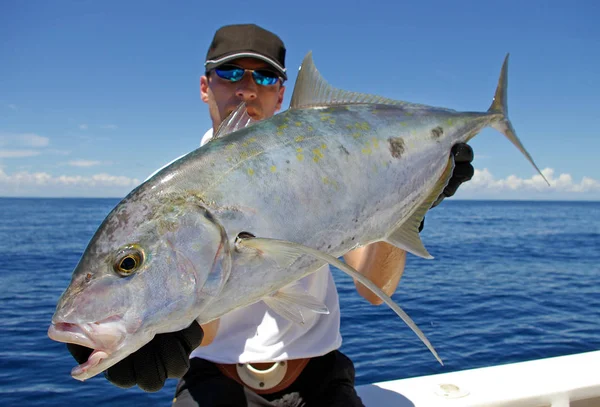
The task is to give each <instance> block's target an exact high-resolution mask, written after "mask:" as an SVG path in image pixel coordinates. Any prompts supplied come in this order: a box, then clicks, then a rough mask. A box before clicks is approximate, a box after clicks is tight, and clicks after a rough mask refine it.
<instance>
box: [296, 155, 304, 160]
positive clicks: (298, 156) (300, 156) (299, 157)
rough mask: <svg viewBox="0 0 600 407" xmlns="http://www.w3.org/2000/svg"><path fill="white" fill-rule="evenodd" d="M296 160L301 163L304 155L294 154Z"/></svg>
mask: <svg viewBox="0 0 600 407" xmlns="http://www.w3.org/2000/svg"><path fill="white" fill-rule="evenodd" d="M296 158H297V159H298V161H302V160H304V155H303V154H296Z"/></svg>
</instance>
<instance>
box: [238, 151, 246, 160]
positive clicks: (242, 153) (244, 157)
mask: <svg viewBox="0 0 600 407" xmlns="http://www.w3.org/2000/svg"><path fill="white" fill-rule="evenodd" d="M246 158H248V152H247V151H242V152H241V153H240V159H242V160H245V159H246Z"/></svg>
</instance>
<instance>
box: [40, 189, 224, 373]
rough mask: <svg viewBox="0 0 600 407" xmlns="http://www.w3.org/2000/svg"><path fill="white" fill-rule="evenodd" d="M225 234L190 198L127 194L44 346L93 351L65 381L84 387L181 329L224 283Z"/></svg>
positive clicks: (75, 279) (86, 259) (93, 246)
mask: <svg viewBox="0 0 600 407" xmlns="http://www.w3.org/2000/svg"><path fill="white" fill-rule="evenodd" d="M227 242H228V241H227V237H226V235H225V233H224V229H223V228H222V227H221V226H220V225H219V224H218V222H217V221H216V220H215V219H214V217H213V216H212V215H211V214H210V212H208V211H207V210H206V209H205V208H204V207H203V206H202V205H200V204H199V203H198V201H197V200H195V199H190V198H182V197H181V196H178V197H173V196H163V197H160V198H156V197H154V196H152V195H151V194H140V193H138V194H137V195H133V196H132V195H131V194H130V196H129V197H128V198H126V199H124V200H123V201H122V202H121V203H120V204H119V205H117V206H116V207H115V209H113V211H112V212H111V213H110V214H109V215H108V216H107V218H106V219H105V220H104V222H103V223H102V224H101V226H100V227H99V228H98V230H97V231H96V233H95V235H94V236H93V238H92V239H91V240H90V242H89V244H88V246H87V248H86V250H85V251H84V253H83V255H82V257H81V259H80V261H79V263H78V264H77V266H76V268H75V270H74V272H73V276H72V279H71V282H70V284H69V286H68V287H67V289H66V290H65V291H64V293H63V294H62V295H61V297H60V299H59V301H58V305H57V307H56V311H55V313H54V316H53V318H52V324H51V326H50V328H49V330H48V335H49V337H50V338H51V339H53V340H56V341H59V342H67V343H74V344H78V345H81V346H85V347H88V348H91V349H93V350H94V351H93V353H92V354H91V355H90V357H89V359H88V361H87V362H85V363H83V364H82V365H79V366H77V367H75V368H74V369H73V370H72V372H71V374H72V376H73V377H75V378H76V379H80V380H85V379H87V378H89V377H92V376H94V375H96V374H98V373H100V372H102V371H104V370H106V369H107V368H108V367H110V366H112V365H114V364H115V363H117V362H119V361H120V360H122V359H123V358H125V357H126V356H128V355H129V354H131V353H133V352H135V351H136V350H137V349H139V348H141V347H142V346H143V345H145V344H146V343H148V342H149V341H150V340H151V339H152V338H153V337H154V335H155V334H157V333H162V332H175V331H178V330H181V329H184V328H186V327H188V326H189V325H190V324H191V323H192V322H193V320H194V319H195V318H196V317H197V316H198V315H199V312H200V311H201V309H202V308H203V306H205V305H206V304H207V303H209V302H210V301H212V299H214V298H215V296H216V295H217V294H218V293H219V292H220V290H221V288H222V286H223V284H224V283H225V281H226V279H227V277H228V275H229V270H230V268H231V266H230V264H231V262H230V253H229V249H228V243H227Z"/></svg>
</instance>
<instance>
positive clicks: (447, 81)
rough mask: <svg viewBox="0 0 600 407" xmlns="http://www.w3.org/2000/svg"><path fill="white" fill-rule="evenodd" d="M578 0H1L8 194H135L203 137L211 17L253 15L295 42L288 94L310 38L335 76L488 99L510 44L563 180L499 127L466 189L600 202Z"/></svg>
mask: <svg viewBox="0 0 600 407" xmlns="http://www.w3.org/2000/svg"><path fill="white" fill-rule="evenodd" d="M566 3H567V2H558V1H518V2H517V1H502V2H482V1H458V2H447V1H418V2H404V1H389V2H377V1H370V2H352V1H344V2H341V1H332V2H323V1H302V2H286V1H284V2H260V1H253V2H248V3H246V2H240V1H233V0H232V1H227V2H199V1H196V2H184V1H178V2H166V1H161V2H158V1H145V2H133V1H131V2H116V1H103V2H95V1H77V2H74V1H73V2H70V1H55V2H44V1H27V2H23V1H3V2H1V3H0V196H111V197H122V196H125V195H126V194H127V193H128V192H129V191H130V190H131V189H132V188H133V187H135V186H136V185H137V184H138V183H139V182H141V181H143V180H144V179H145V178H146V177H147V176H148V175H150V174H151V173H152V172H154V170H156V169H157V168H159V167H161V166H163V165H164V164H166V163H168V162H169V161H171V160H172V159H174V158H176V157H178V156H180V155H182V154H185V153H187V152H189V151H191V150H193V149H195V148H197V147H198V145H199V142H200V138H201V137H202V135H203V134H204V132H205V131H206V129H208V128H209V127H210V120H209V118H208V110H207V108H206V105H205V104H204V103H203V102H202V101H201V100H200V98H199V89H198V88H199V78H200V76H201V75H202V73H203V62H204V56H205V54H206V49H207V47H208V45H209V43H210V40H211V39H212V36H213V34H214V31H215V30H216V29H217V28H218V27H220V26H221V25H225V24H231V23H245V22H253V23H256V24H259V25H262V26H263V27H265V28H267V29H270V30H272V31H274V32H276V33H277V34H278V35H279V36H281V37H282V39H283V40H284V42H285V43H286V46H287V49H288V53H287V60H286V62H287V66H288V69H289V71H290V75H289V79H290V80H289V82H288V92H287V93H286V98H285V103H284V106H287V105H288V104H289V99H290V97H291V90H292V87H293V83H294V80H295V78H296V72H297V68H298V66H299V65H300V63H301V60H302V58H303V57H304V55H305V54H306V53H307V52H308V51H309V50H311V51H312V52H313V57H314V60H315V63H316V65H317V68H318V69H319V70H320V71H321V73H322V74H323V75H324V77H325V78H326V79H327V80H328V81H329V82H330V83H331V84H332V85H333V86H335V87H340V88H345V89H348V90H352V91H359V92H368V93H375V94H380V95H382V96H385V97H389V98H395V99H402V100H407V101H412V102H418V103H426V104H430V105H436V106H443V107H449V108H453V109H457V110H476V111H481V110H485V109H487V108H488V106H489V104H490V102H491V98H492V96H493V92H494V89H495V86H496V82H497V79H498V74H499V70H500V67H501V64H502V61H503V58H504V56H505V54H506V53H507V52H510V54H511V58H510V65H509V91H508V98H509V99H508V100H509V102H508V105H509V114H510V118H511V120H512V122H513V124H514V126H515V128H516V130H517V134H518V135H519V137H520V138H521V140H522V141H523V143H524V145H525V147H526V148H527V149H528V150H529V152H530V153H531V154H532V156H533V157H534V159H535V160H536V162H537V164H538V165H539V167H540V168H542V169H544V172H545V174H546V175H547V176H548V177H549V178H550V179H551V180H552V187H551V188H548V187H542V188H540V183H539V180H537V179H536V178H535V177H534V176H535V172H534V170H533V168H532V167H531V166H530V164H529V163H528V162H527V161H526V160H525V158H524V157H522V156H521V155H520V153H519V152H518V151H517V150H516V149H515V148H514V146H512V144H510V142H509V141H508V140H506V139H505V138H504V137H503V136H502V135H501V134H500V133H497V132H496V131H494V130H491V129H487V130H484V131H483V132H482V133H481V134H480V135H479V136H478V137H476V138H475V139H474V140H473V141H472V142H471V145H472V147H473V149H474V151H475V161H474V166H475V168H476V176H475V178H474V179H473V180H472V181H471V182H469V183H467V184H466V185H464V186H463V187H461V189H460V190H459V192H458V193H457V195H456V197H457V198H463V199H471V198H476V199H489V198H491V199H584V200H600V159H599V158H598V155H599V153H600V141H599V140H600V135H599V134H598V133H599V131H598V129H599V128H600V113H599V112H598V108H599V106H600V103H599V102H598V95H599V94H600V79H599V77H598V75H597V73H598V72H600V64H599V63H600V28H598V27H599V25H598V24H597V18H598V16H600V5H597V4H596V3H594V2H592V1H575V2H572V3H571V5H567V4H566Z"/></svg>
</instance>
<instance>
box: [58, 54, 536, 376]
mask: <svg viewBox="0 0 600 407" xmlns="http://www.w3.org/2000/svg"><path fill="white" fill-rule="evenodd" d="M302 69H303V71H301V74H300V75H299V77H298V81H297V83H296V89H295V90H294V96H293V97H292V107H291V108H290V109H289V110H287V111H285V112H282V113H280V114H277V115H275V116H273V117H272V118H270V119H267V120H263V121H260V122H257V123H250V124H248V123H246V122H243V120H247V116H245V115H244V113H245V111H244V110H243V106H240V109H238V111H237V112H236V114H239V117H241V118H242V119H240V120H237V119H235V118H234V117H235V114H234V115H232V117H231V118H230V119H229V121H228V122H226V123H225V124H224V125H223V126H222V128H221V129H220V130H219V131H218V133H217V134H216V137H215V139H214V140H211V141H210V142H209V143H208V144H207V145H205V146H204V147H202V148H199V149H197V150H195V151H193V152H191V153H190V154H188V155H186V156H185V157H182V158H181V159H179V160H177V161H176V162H174V163H172V164H171V165H169V166H167V167H166V168H164V169H162V170H161V171H159V172H158V173H157V174H155V175H154V176H153V177H151V178H150V179H149V180H147V181H146V182H145V183H143V184H142V185H140V186H139V187H138V188H136V189H135V190H134V191H132V192H131V193H130V194H129V195H128V196H127V197H126V198H125V199H123V201H121V202H120V203H119V204H118V205H117V206H116V207H115V209H114V210H113V211H112V212H111V213H110V214H109V215H108V216H107V218H106V219H105V221H104V222H103V224H102V225H101V226H100V227H99V229H98V231H97V232H96V234H95V235H94V237H93V238H92V240H91V241H90V244H89V245H88V247H87V249H86V251H85V253H84V254H83V256H82V259H81V261H80V263H79V264H78V266H77V268H76V269H75V272H74V274H73V279H72V281H71V284H70V286H69V287H68V289H67V290H66V291H65V293H64V294H63V296H62V297H61V299H60V300H59V304H58V305H57V310H56V313H55V315H54V317H53V321H52V325H51V327H50V329H49V336H50V337H51V338H53V339H55V340H58V341H63V342H74V343H78V344H81V345H84V346H88V347H91V348H94V349H95V350H96V351H95V352H94V354H93V355H92V356H91V357H90V360H88V362H86V363H85V364H83V365H81V366H78V367H76V368H75V369H74V370H73V372H72V374H73V376H74V377H76V378H78V379H82V380H83V379H86V378H88V377H91V376H93V375H95V374H97V373H99V372H101V371H103V370H105V369H106V368H108V367H110V366H111V365H112V364H114V363H116V362H118V361H119V360H121V359H123V358H124V357H126V356H127V355H128V354H130V353H132V352H134V351H135V350H137V349H139V348H140V347H141V346H143V345H144V344H145V343H147V342H148V341H150V340H151V338H152V337H153V336H154V335H155V334H157V333H160V332H172V331H176V330H179V329H183V328H185V327H187V326H189V324H190V323H191V322H192V321H193V320H197V321H198V322H199V323H205V322H209V321H211V320H213V319H216V318H219V317H221V316H223V315H225V314H227V313H228V312H230V311H232V310H235V309H238V308H241V307H244V306H246V305H249V304H252V303H254V302H257V301H260V300H264V301H265V302H266V303H267V304H268V305H270V306H271V305H272V306H273V307H274V309H275V310H276V311H281V312H283V313H284V315H287V316H289V317H290V318H295V317H296V316H295V315H294V313H295V311H294V309H293V306H294V304H293V303H292V304H291V305H292V309H291V311H290V307H289V306H290V303H289V296H287V297H285V298H288V300H285V298H283V297H278V296H277V294H278V293H280V292H282V290H286V289H287V288H286V287H291V286H293V283H294V282H295V281H298V280H299V279H301V278H302V277H304V276H306V275H308V274H310V273H312V272H314V271H316V270H317V269H318V268H320V267H321V266H323V265H324V264H325V263H326V262H330V263H332V264H336V263H334V260H328V259H327V258H326V257H316V256H318V253H317V254H316V255H314V253H313V255H311V254H310V253H309V252H308V251H302V250H300V248H312V249H314V250H316V251H317V252H319V253H325V254H326V255H329V256H333V258H335V257H339V256H341V255H343V254H345V253H346V252H348V251H349V250H351V249H353V248H356V247H359V246H364V245H367V244H370V243H373V242H377V241H388V242H390V243H392V244H394V245H396V246H397V247H401V248H403V249H405V250H408V251H410V252H412V253H414V254H416V255H418V256H421V257H431V256H430V255H429V253H427V251H426V250H425V248H424V247H423V246H422V244H421V241H420V239H419V237H418V231H417V228H418V225H419V223H420V220H421V219H422V218H423V216H424V214H425V212H426V211H427V209H429V207H430V205H431V203H432V202H433V201H434V200H435V198H437V196H438V195H439V193H440V192H441V190H442V189H443V187H444V186H445V184H446V182H447V180H448V177H449V176H450V174H451V172H452V160H449V155H450V149H451V147H452V146H453V145H454V144H456V143H457V142H467V141H468V140H470V139H471V138H472V137H474V136H475V135H476V134H477V133H478V132H479V131H480V130H481V129H482V128H484V127H486V126H493V127H495V128H497V129H499V130H500V131H502V132H503V133H504V134H505V135H506V136H507V137H508V138H509V139H511V141H512V142H513V143H515V144H516V145H517V147H519V149H520V150H521V151H522V152H523V153H524V154H525V155H526V156H527V158H528V159H529V160H530V161H531V162H532V164H533V161H532V160H531V157H530V156H529V155H528V154H527V152H526V151H525V149H524V148H523V147H522V145H521V144H520V142H519V141H518V139H517V138H516V136H515V135H514V131H513V130H512V126H511V125H510V122H509V121H508V119H507V117H506V106H505V103H506V101H505V99H506V98H505V96H506V85H505V80H506V78H505V75H506V63H505V66H504V67H503V70H502V74H501V79H500V82H499V86H498V90H497V92H496V97H495V100H494V103H493V104H492V107H491V108H490V110H488V111H487V112H482V113H478V112H466V113H465V112H456V111H453V110H448V109H441V108H435V107H429V106H423V105H415V104H411V103H405V102H399V101H391V100H388V99H383V98H379V97H376V96H370V95H360V94H353V93H348V92H344V91H339V90H336V89H334V88H331V87H329V86H328V85H326V83H325V82H324V81H323V79H322V78H320V76H319V75H318V73H317V72H316V68H314V66H313V65H312V60H311V59H310V58H309V57H307V59H306V60H305V62H304V63H303V65H302ZM307 89H308V90H307ZM315 89H316V91H315ZM236 120H237V121H236ZM240 123H242V124H241V125H240ZM534 165H535V164H534ZM536 168H537V167H536ZM538 171H539V170H538ZM248 236H255V237H257V238H269V239H274V241H278V242H293V244H292V245H291V248H290V249H289V250H288V249H287V248H286V247H287V246H285V247H284V246H281V245H279V246H277V245H276V244H275V243H273V245H271V243H269V242H261V243H260V245H259V244H258V243H256V242H258V241H259V240H260V239H258V240H256V242H255V243H254V245H252V244H250V242H251V240H252V239H251V238H250V239H248V240H245V238H246V237H248ZM240 237H241V238H242V239H240ZM244 242H246V243H244ZM296 249H297V250H296ZM336 265H338V264H336ZM339 266H340V268H341V269H343V271H346V272H348V273H353V272H354V271H353V270H347V268H342V267H343V265H339ZM351 275H352V276H353V277H360V276H356V275H355V274H351ZM374 290H375V288H374ZM376 292H377V291H376ZM380 294H383V293H381V292H379V293H378V295H380ZM294 296H295V297H294ZM383 296H385V294H383ZM292 297H294V298H296V299H297V301H298V304H296V305H298V306H299V307H300V308H302V307H304V308H303V309H305V310H306V309H309V310H311V311H314V312H323V313H326V309H323V308H322V307H321V306H320V305H319V304H315V303H313V302H311V300H310V298H306V296H304V297H303V296H302V295H301V294H298V295H297V293H296V294H293V295H292ZM382 298H383V297H382ZM385 300H386V302H387V303H388V304H389V305H390V306H392V307H393V308H394V309H395V311H396V312H397V313H398V314H399V315H401V310H399V309H396V307H397V306H395V305H394V304H393V303H391V302H390V301H391V300H389V297H387V298H386V299H385ZM285 301H287V303H285V304H283V305H278V304H282V302H285ZM401 317H402V315H401ZM406 318H408V317H406ZM403 319H405V318H404V317H403ZM405 321H407V319H405ZM300 322H301V321H300ZM407 323H409V322H408V321H407ZM409 325H410V323H409ZM411 328H413V330H415V328H414V327H412V326H411ZM415 332H417V330H415ZM417 333H418V334H419V335H420V331H418V332H417ZM422 339H423V338H422ZM426 344H427V345H428V342H426ZM428 346H429V345H428ZM430 349H432V348H430ZM432 351H433V350H432ZM434 354H435V353H434Z"/></svg>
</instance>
